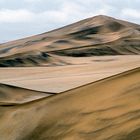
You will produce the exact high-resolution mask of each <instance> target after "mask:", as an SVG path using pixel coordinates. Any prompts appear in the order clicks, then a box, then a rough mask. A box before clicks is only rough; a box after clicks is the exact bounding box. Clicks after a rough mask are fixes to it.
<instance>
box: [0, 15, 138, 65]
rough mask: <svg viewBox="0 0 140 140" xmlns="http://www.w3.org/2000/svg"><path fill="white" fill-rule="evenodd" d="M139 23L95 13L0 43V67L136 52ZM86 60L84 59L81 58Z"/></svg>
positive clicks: (49, 63)
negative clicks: (70, 22) (39, 32)
mask: <svg viewBox="0 0 140 140" xmlns="http://www.w3.org/2000/svg"><path fill="white" fill-rule="evenodd" d="M139 47H140V25H136V24H133V23H128V22H126V21H121V20H117V19H114V18H111V17H107V16H96V17H93V18H89V19H85V20H83V21H80V22H77V23H74V24H72V25H69V26H66V27H63V28H60V29H58V30H54V31H51V32H47V33H43V34H40V35H36V36H32V37H29V38H25V39H21V40H16V41H12V42H8V43H4V44H1V45H0V66H3V67H7V66H44V65H48V66H50V65H67V64H69V63H67V62H66V61H65V59H61V58H59V57H60V56H66V57H69V56H72V57H87V56H90V57H91V56H103V55H129V54H133V55H135V54H140V48H139ZM85 59H86V58H85Z"/></svg>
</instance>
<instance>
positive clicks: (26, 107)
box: [0, 68, 140, 140]
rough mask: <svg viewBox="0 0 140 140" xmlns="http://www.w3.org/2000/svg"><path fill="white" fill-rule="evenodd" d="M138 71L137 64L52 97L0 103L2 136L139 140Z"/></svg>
mask: <svg viewBox="0 0 140 140" xmlns="http://www.w3.org/2000/svg"><path fill="white" fill-rule="evenodd" d="M139 77H140V68H137V69H134V70H130V71H128V72H125V73H122V74H119V75H116V76H113V77H110V78H107V79H104V80H101V81H98V82H96V83H91V84H89V85H86V86H83V87H80V88H77V89H74V90H70V91H68V92H64V93H62V94H58V95H56V96H51V97H50V98H44V99H40V100H36V101H33V102H29V103H24V104H22V105H14V106H1V107H0V110H1V115H0V124H1V125H0V136H1V140H93V139H94V140H139V139H140V135H139V134H140V133H139V132H140V131H139V130H140V99H139V96H140V95H139V94H140V92H139V91H140V78H139ZM6 120H7V121H6ZM27 122H29V123H27ZM13 128H14V129H13Z"/></svg>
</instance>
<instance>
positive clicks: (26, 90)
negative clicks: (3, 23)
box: [0, 15, 140, 140]
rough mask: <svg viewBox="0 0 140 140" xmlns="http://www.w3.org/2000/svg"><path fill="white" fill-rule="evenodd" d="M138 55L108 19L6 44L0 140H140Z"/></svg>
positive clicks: (132, 27)
mask: <svg viewBox="0 0 140 140" xmlns="http://www.w3.org/2000/svg"><path fill="white" fill-rule="evenodd" d="M139 54H140V25H137V24H133V23H129V22H127V21H122V20H118V19H115V18H111V17H107V16H102V15H101V16H96V17H93V18H88V19H85V20H82V21H79V22H77V23H74V24H71V25H68V26H66V27H63V28H60V29H57V30H54V31H51V32H47V33H43V34H40V35H35V36H32V37H28V38H24V39H20V40H15V41H11V42H7V43H4V44H0V140H140V55H139Z"/></svg>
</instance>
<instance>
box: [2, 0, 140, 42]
mask: <svg viewBox="0 0 140 140" xmlns="http://www.w3.org/2000/svg"><path fill="white" fill-rule="evenodd" d="M99 14H103V15H108V16H112V17H116V18H120V19H125V20H128V21H131V22H135V23H138V24H140V0H0V43H2V42H6V41H9V40H14V39H19V38H23V37H26V36H31V35H34V34H39V33H43V32H47V31H49V30H52V29H55V28H58V27H61V26H64V25H67V24H70V23H73V22H75V21H78V20H81V19H84V18H88V17H92V16H95V15H99Z"/></svg>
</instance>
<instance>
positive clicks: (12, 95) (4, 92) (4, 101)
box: [0, 84, 54, 105]
mask: <svg viewBox="0 0 140 140" xmlns="http://www.w3.org/2000/svg"><path fill="white" fill-rule="evenodd" d="M50 95H54V94H53V93H47V92H46V93H41V92H37V91H33V90H29V89H24V88H19V87H15V86H11V85H5V84H0V105H14V104H21V103H26V102H30V101H33V100H37V99H40V98H43V97H48V96H50Z"/></svg>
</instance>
